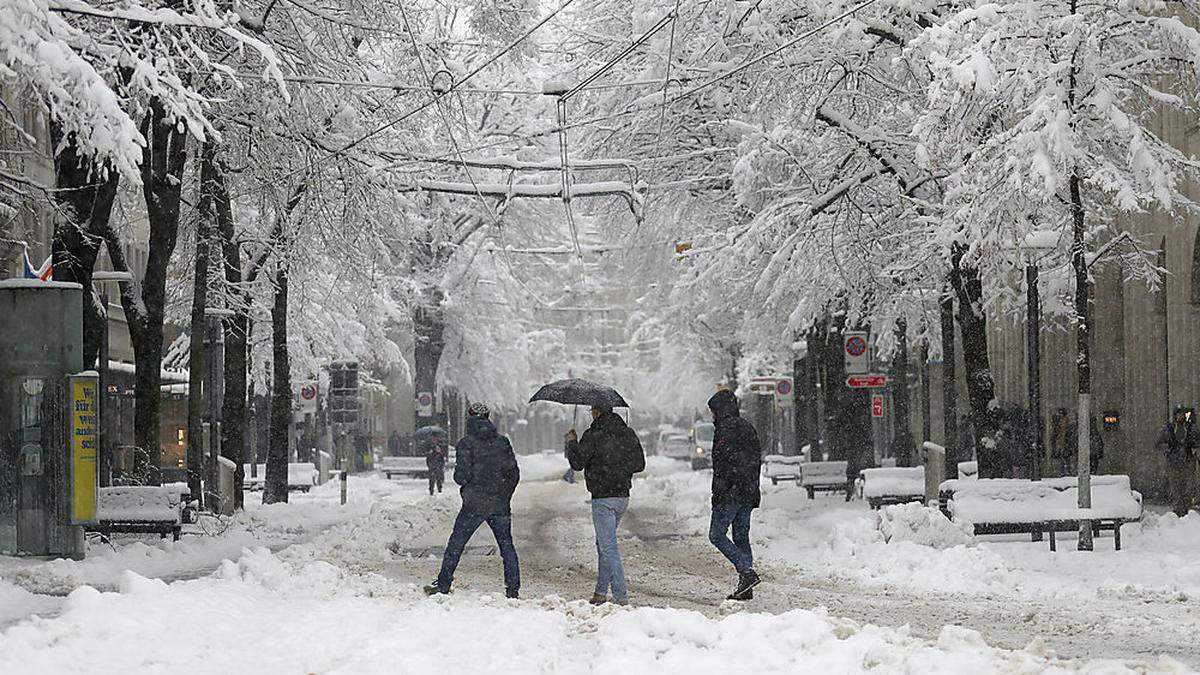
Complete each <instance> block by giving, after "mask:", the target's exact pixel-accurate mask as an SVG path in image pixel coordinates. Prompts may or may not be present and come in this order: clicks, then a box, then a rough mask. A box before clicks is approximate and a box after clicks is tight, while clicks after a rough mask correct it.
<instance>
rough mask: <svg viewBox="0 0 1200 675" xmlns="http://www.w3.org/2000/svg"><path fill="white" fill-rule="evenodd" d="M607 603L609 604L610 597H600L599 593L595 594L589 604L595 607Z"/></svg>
mask: <svg viewBox="0 0 1200 675" xmlns="http://www.w3.org/2000/svg"><path fill="white" fill-rule="evenodd" d="M606 602H608V596H604V595H600V594H599V593H593V594H592V599H591V600H588V603H590V604H593V605H603V604H604V603H606Z"/></svg>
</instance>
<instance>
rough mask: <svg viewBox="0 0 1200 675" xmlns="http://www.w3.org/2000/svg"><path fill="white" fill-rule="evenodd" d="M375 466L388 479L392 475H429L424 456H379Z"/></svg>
mask: <svg viewBox="0 0 1200 675" xmlns="http://www.w3.org/2000/svg"><path fill="white" fill-rule="evenodd" d="M375 468H377V469H378V470H379V473H382V474H383V476H384V478H388V479H391V477H392V476H406V477H409V478H425V477H426V476H428V475H429V466H428V465H427V464H426V463H425V458H424V457H381V458H379V463H378V464H376V465H375ZM447 468H448V467H447Z"/></svg>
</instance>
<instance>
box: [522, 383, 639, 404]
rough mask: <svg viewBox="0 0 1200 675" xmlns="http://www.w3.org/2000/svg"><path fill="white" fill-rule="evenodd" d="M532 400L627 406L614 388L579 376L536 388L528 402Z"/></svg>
mask: <svg viewBox="0 0 1200 675" xmlns="http://www.w3.org/2000/svg"><path fill="white" fill-rule="evenodd" d="M534 401H551V402H553V403H565V404H567V405H587V406H603V407H607V408H628V407H629V404H628V403H626V402H625V399H623V398H621V395H620V394H618V393H617V390H616V389H613V388H612V387H609V386H606V385H603V384H596V383H595V382H589V381H587V380H581V379H579V378H571V379H569V380H559V381H557V382H551V383H550V384H547V385H545V386H543V387H542V388H541V389H538V390H537V393H536V394H534V395H533V398H530V399H529V402H530V403H533V402H534Z"/></svg>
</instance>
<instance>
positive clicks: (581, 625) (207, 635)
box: [0, 550, 1183, 674]
mask: <svg viewBox="0 0 1200 675" xmlns="http://www.w3.org/2000/svg"><path fill="white" fill-rule="evenodd" d="M147 626H170V627H171V629H170V630H169V631H157V632H156V633H155V639H153V640H147V639H146V627H147ZM200 636H202V638H201V637H200ZM214 645H219V646H220V647H219V648H214ZM1057 668H1061V669H1063V670H1078V669H1095V670H1098V669H1104V670H1105V671H1106V672H1112V673H1123V672H1134V670H1133V668H1131V667H1130V666H1128V665H1126V664H1122V663H1119V662H1112V661H1109V662H1104V661H1091V662H1075V661H1064V660H1060V659H1057V658H1055V657H1054V656H1052V655H1050V654H1047V653H1043V652H1042V651H1040V650H1038V649H1037V648H1036V647H1031V648H1029V649H1026V650H1019V651H1008V650H1003V649H998V648H994V647H991V646H989V645H987V644H986V643H985V642H984V640H983V639H982V638H981V636H980V635H979V634H978V633H976V632H974V631H970V630H966V629H962V628H955V627H947V628H945V629H943V631H942V633H941V635H940V636H939V637H938V639H937V640H936V641H927V640H922V639H918V638H914V637H911V636H910V635H908V633H907V631H906V630H904V629H891V628H880V627H875V626H871V625H863V624H859V623H856V622H854V621H850V620H845V619H837V618H833V617H830V616H828V615H827V614H826V613H825V612H823V611H806V610H793V611H790V612H786V613H783V614H779V615H772V614H755V613H750V612H741V613H733V614H731V615H728V616H724V617H720V618H708V617H705V616H704V615H702V614H700V613H697V612H693V611H687V610H677V609H655V608H618V607H614V606H605V607H601V608H594V607H591V606H589V605H587V604H586V603H584V602H582V601H570V602H568V601H565V600H563V599H561V598H558V597H556V596H549V597H546V598H542V599H537V600H524V601H508V600H504V599H500V598H498V597H492V596H475V595H472V594H466V593H457V594H455V595H452V596H449V597H445V598H437V599H426V598H424V597H423V596H422V595H421V594H420V592H419V591H418V590H417V589H416V588H415V587H413V586H411V585H408V584H399V583H395V582H390V581H388V580H386V579H382V578H380V577H356V576H354V575H350V574H347V573H345V572H344V571H343V570H340V569H338V568H337V567H335V566H333V565H330V564H329V563H326V562H321V561H308V562H296V563H290V562H285V561H282V560H280V559H279V558H278V557H276V556H274V555H272V554H270V553H269V552H267V551H264V550H254V551H247V552H246V553H245V555H243V556H242V557H241V558H240V559H239V560H238V561H237V562H232V561H231V562H227V563H225V564H223V565H222V567H221V569H220V571H219V572H218V573H217V574H214V575H213V576H212V577H209V578H205V579H198V580H195V581H183V582H176V583H172V584H165V583H162V582H159V581H155V580H149V579H145V578H144V577H140V576H138V575H136V574H132V573H130V574H127V575H125V577H124V578H123V579H122V583H121V584H120V588H119V590H118V592H99V591H96V590H95V589H92V588H90V587H84V588H80V589H78V590H76V591H75V592H73V593H72V594H71V595H70V596H69V597H68V599H67V601H66V603H65V604H64V606H63V611H62V613H61V614H60V615H59V616H57V617H54V618H50V619H38V618H34V619H31V620H29V621H25V622H23V623H21V624H18V625H16V626H13V627H10V628H8V629H7V630H4V631H3V632H0V672H12V673H17V672H29V673H33V672H55V673H60V672H88V673H129V672H141V671H147V670H153V671H155V672H188V673H201V674H203V673H227V672H263V673H302V672H345V673H395V672H410V673H411V672H483V671H486V672H513V673H532V672H546V673H568V674H573V673H613V672H622V673H652V672H667V673H674V672H746V671H747V670H753V671H754V672H762V673H793V672H798V671H805V672H836V673H861V672H920V673H963V672H1008V673H1035V672H1043V671H1045V670H1053V669H1057ZM1138 668H1139V671H1138V672H1146V673H1153V672H1179V671H1181V670H1183V667H1182V666H1181V665H1180V664H1178V663H1176V662H1174V661H1171V660H1169V659H1158V660H1156V661H1154V662H1150V663H1148V664H1144V665H1141V666H1138Z"/></svg>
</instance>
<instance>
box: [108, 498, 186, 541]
mask: <svg viewBox="0 0 1200 675" xmlns="http://www.w3.org/2000/svg"><path fill="white" fill-rule="evenodd" d="M185 488H186V486H185ZM183 506H184V503H183V493H181V492H180V490H179V488H178V486H176V485H124V486H120V487H102V488H100V489H99V491H98V493H97V500H96V523H95V524H94V525H89V526H88V528H87V529H89V530H91V531H93V532H99V533H100V534H101V535H102V536H104V537H106V538H107V537H108V536H109V535H111V534H112V533H113V532H131V533H145V534H158V535H160V536H161V537H163V538H165V537H166V536H167V535H168V534H169V535H171V537H172V539H174V540H175V541H179V530H180V528H181V526H182V525H183Z"/></svg>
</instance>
